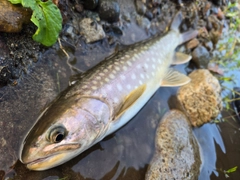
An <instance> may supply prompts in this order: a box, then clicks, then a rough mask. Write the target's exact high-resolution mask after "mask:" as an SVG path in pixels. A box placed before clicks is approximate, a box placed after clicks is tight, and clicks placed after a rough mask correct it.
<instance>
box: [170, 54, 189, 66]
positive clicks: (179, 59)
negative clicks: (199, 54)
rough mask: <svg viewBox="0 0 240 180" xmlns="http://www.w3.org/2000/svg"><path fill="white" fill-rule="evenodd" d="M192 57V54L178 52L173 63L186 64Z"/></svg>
mask: <svg viewBox="0 0 240 180" xmlns="http://www.w3.org/2000/svg"><path fill="white" fill-rule="evenodd" d="M191 59H192V56H190V55H188V54H184V53H181V52H176V53H175V55H174V57H173V63H172V64H173V65H177V64H184V63H187V62H188V61H190V60H191Z"/></svg>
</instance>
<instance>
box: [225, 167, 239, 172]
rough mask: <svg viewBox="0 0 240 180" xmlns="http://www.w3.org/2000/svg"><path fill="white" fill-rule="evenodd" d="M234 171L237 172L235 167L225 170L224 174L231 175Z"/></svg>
mask: <svg viewBox="0 0 240 180" xmlns="http://www.w3.org/2000/svg"><path fill="white" fill-rule="evenodd" d="M236 170H237V166H235V167H233V168H231V169H229V170H227V171H226V173H232V172H235V171H236Z"/></svg>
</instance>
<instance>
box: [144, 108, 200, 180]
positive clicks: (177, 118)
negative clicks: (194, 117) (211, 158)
mask: <svg viewBox="0 0 240 180" xmlns="http://www.w3.org/2000/svg"><path fill="white" fill-rule="evenodd" d="M155 148H156V150H155V154H154V156H153V158H152V160H151V162H150V165H149V166H148V170H147V173H146V176H145V179H146V180H156V179H159V180H165V179H184V180H188V179H189V180H190V179H191V180H192V179H198V175H199V172H200V166H201V159H200V152H199V146H198V143H197V141H196V139H195V137H194V135H193V133H192V128H191V125H190V123H189V122H188V120H187V117H186V116H185V115H184V114H183V113H182V112H181V111H178V110H171V111H169V112H168V113H166V114H165V115H164V117H163V119H162V121H161V122H160V124H159V126H158V129H157V131H156V139H155Z"/></svg>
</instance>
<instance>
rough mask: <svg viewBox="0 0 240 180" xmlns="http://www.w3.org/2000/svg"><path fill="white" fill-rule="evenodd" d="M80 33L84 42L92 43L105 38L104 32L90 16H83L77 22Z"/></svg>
mask: <svg viewBox="0 0 240 180" xmlns="http://www.w3.org/2000/svg"><path fill="white" fill-rule="evenodd" d="M79 26H80V29H81V34H82V35H83V36H84V38H85V39H86V43H92V42H95V41H98V40H101V39H103V38H105V36H106V34H105V32H104V31H103V28H102V26H101V25H100V24H98V23H97V22H95V21H93V20H92V19H91V18H84V19H82V20H81V21H80V23H79Z"/></svg>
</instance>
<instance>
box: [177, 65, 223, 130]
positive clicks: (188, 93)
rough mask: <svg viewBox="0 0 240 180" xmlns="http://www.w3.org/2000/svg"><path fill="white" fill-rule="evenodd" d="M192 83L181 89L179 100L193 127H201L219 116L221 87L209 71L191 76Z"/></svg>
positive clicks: (200, 71) (202, 70) (203, 70)
mask: <svg viewBox="0 0 240 180" xmlns="http://www.w3.org/2000/svg"><path fill="white" fill-rule="evenodd" d="M189 77H190V78H191V82H190V83H188V84H186V85H184V86H182V87H180V88H179V90H178V94H177V97H178V100H179V101H180V103H181V104H182V107H183V109H184V110H185V112H186V115H187V116H188V117H189V119H190V121H191V124H192V125H193V126H201V125H203V124H204V123H207V122H210V121H211V120H213V119H214V118H216V117H217V116H218V114H219V113H220V112H221V110H222V100H221V96H220V92H221V86H220V84H219V82H218V80H217V78H216V77H214V76H213V75H212V74H211V73H210V72H209V71H208V70H205V69H200V70H196V71H193V72H192V73H191V74H189Z"/></svg>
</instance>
